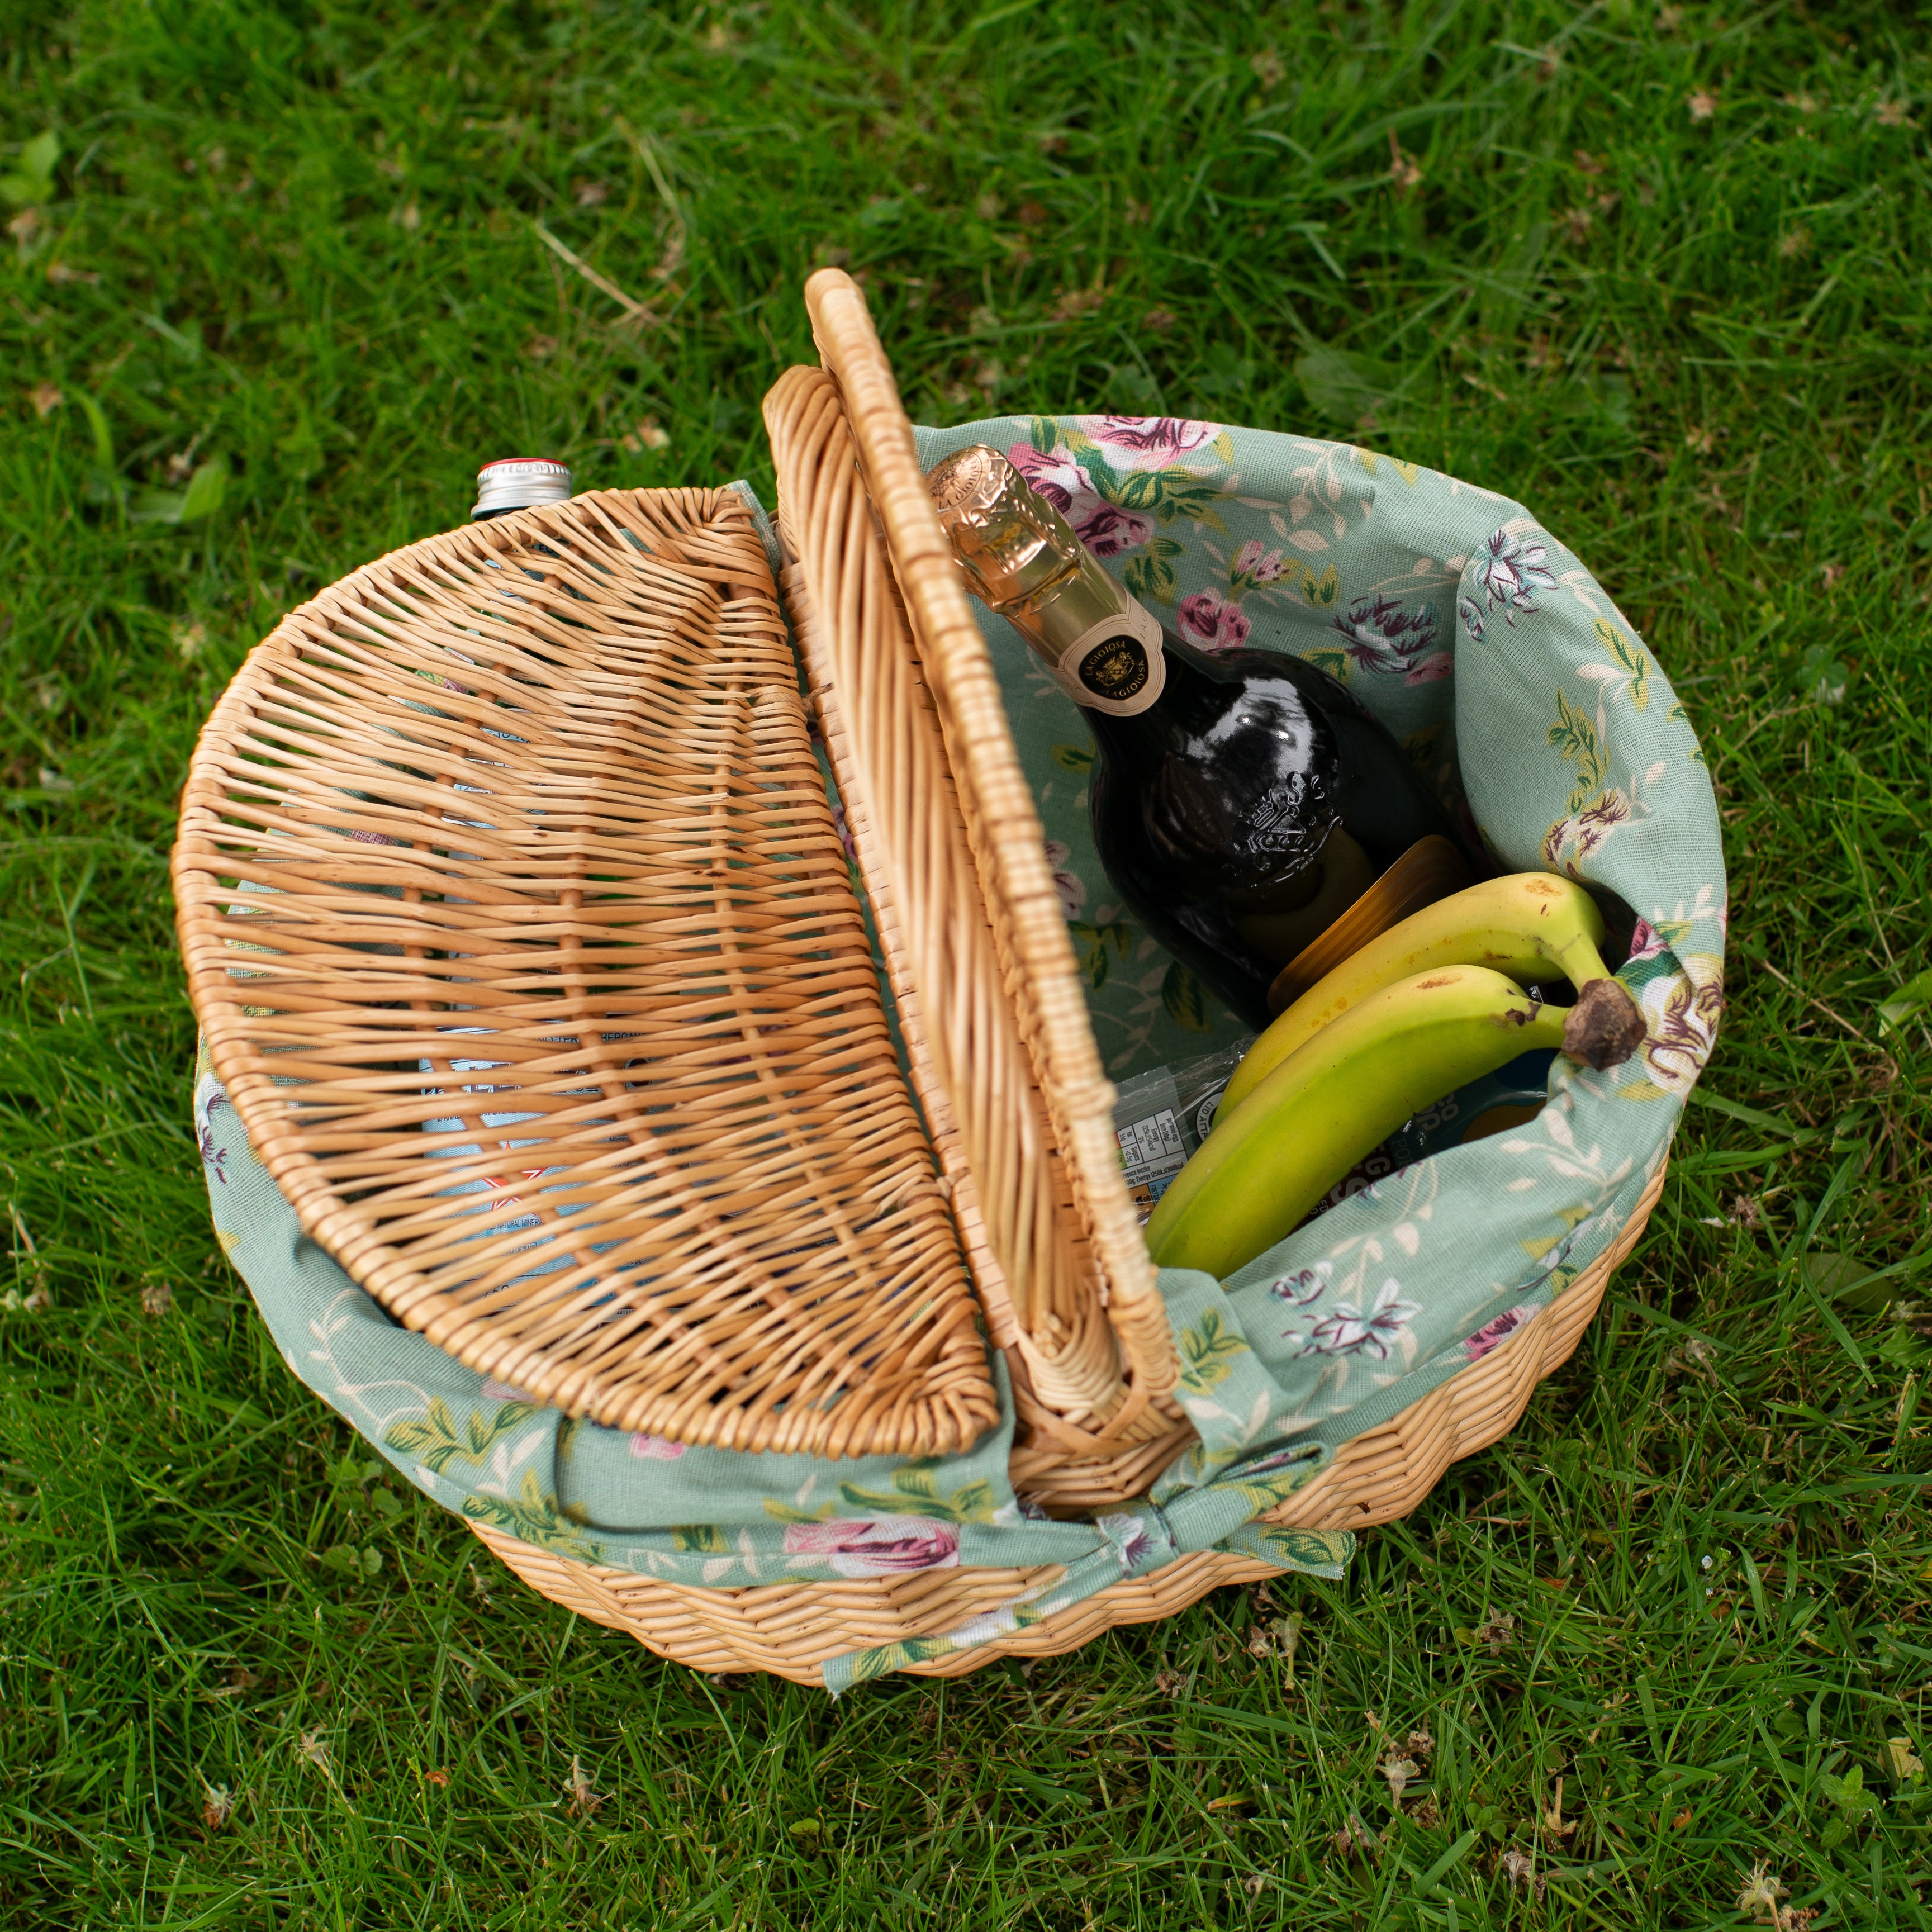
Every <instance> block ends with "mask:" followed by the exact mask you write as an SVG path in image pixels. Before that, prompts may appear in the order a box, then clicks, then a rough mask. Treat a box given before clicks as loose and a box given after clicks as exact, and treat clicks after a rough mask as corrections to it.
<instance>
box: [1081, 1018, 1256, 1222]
mask: <svg viewBox="0 0 1932 1932" xmlns="http://www.w3.org/2000/svg"><path fill="white" fill-rule="evenodd" d="M1253 1045H1254V1036H1253V1034H1250V1035H1249V1036H1248V1037H1247V1039H1245V1040H1238V1041H1237V1042H1236V1043H1235V1044H1234V1045H1233V1046H1229V1047H1224V1048H1223V1049H1221V1051H1220V1052H1218V1053H1204V1054H1202V1055H1201V1056H1200V1057H1199V1058H1198V1059H1195V1060H1184V1061H1182V1062H1181V1064H1180V1065H1178V1067H1156V1068H1155V1069H1154V1071H1153V1072H1152V1073H1142V1074H1137V1075H1136V1076H1135V1077H1134V1078H1133V1079H1131V1080H1124V1081H1123V1082H1121V1088H1120V1097H1119V1098H1118V1100H1116V1101H1115V1103H1114V1133H1115V1137H1116V1138H1117V1139H1118V1140H1119V1142H1120V1144H1121V1166H1122V1167H1123V1168H1124V1169H1126V1170H1127V1190H1128V1192H1129V1193H1131V1194H1132V1195H1133V1198H1134V1205H1135V1207H1136V1208H1137V1209H1138V1210H1139V1214H1140V1218H1141V1220H1142V1221H1143V1222H1145V1220H1147V1217H1148V1216H1149V1215H1150V1214H1152V1213H1153V1212H1154V1203H1155V1202H1157V1201H1158V1200H1159V1199H1160V1197H1161V1196H1163V1194H1164V1193H1166V1192H1167V1190H1168V1187H1169V1184H1170V1183H1171V1182H1172V1181H1173V1179H1174V1177H1175V1175H1177V1174H1178V1173H1179V1172H1181V1169H1183V1168H1184V1167H1185V1166H1187V1157H1188V1156H1189V1155H1190V1154H1192V1153H1193V1151H1194V1150H1195V1149H1196V1148H1198V1147H1199V1145H1201V1143H1202V1142H1203V1141H1204V1140H1205V1139H1207V1138H1208V1132H1209V1130H1210V1129H1211V1128H1212V1127H1213V1126H1214V1112H1215V1109H1217V1107H1219V1106H1220V1104H1221V1096H1222V1094H1223V1093H1224V1092H1225V1091H1226V1089H1227V1085H1228V1082H1229V1079H1231V1078H1232V1076H1233V1073H1234V1071H1235V1068H1236V1067H1238V1066H1239V1065H1240V1064H1241V1056H1242V1055H1244V1054H1245V1053H1246V1052H1247V1050H1248V1049H1249V1048H1250V1047H1251V1046H1253Z"/></svg>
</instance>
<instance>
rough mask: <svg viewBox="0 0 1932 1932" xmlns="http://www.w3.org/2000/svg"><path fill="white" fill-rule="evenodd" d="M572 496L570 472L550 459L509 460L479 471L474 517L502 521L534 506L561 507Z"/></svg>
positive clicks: (525, 458) (522, 458) (520, 457)
mask: <svg viewBox="0 0 1932 1932" xmlns="http://www.w3.org/2000/svg"><path fill="white" fill-rule="evenodd" d="M569 495H570V472H569V471H568V469H565V467H564V466H563V465H562V463H553V462H552V461H551V460H550V458H548V457H547V456H506V457H504V458H502V460H500V461H498V462H496V463H484V466H483V467H482V468H481V469H479V470H478V471H477V472H476V507H475V508H474V509H473V510H472V511H470V513H469V514H470V517H471V519H472V520H475V519H477V518H479V517H500V516H501V515H502V514H503V513H504V511H506V510H523V509H527V508H529V506H530V505H532V503H561V502H564V501H565V499H567V498H568V496H569Z"/></svg>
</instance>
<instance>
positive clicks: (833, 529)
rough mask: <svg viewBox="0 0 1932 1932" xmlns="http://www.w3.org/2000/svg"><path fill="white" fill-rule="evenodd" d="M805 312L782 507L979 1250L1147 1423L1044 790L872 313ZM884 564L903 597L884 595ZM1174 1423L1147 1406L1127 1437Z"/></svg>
mask: <svg viewBox="0 0 1932 1932" xmlns="http://www.w3.org/2000/svg"><path fill="white" fill-rule="evenodd" d="M805 300H806V304H807V306H808V309H809V311H810V313H811V320H812V325H813V329H814V335H815V338H816V339H817V343H818V345H819V347H820V352H821V353H822V355H823V359H824V363H825V367H826V371H828V372H829V377H830V378H831V382H830V383H827V382H826V379H825V378H824V377H812V376H811V374H810V373H809V372H805V371H792V372H791V373H790V374H789V375H788V376H787V377H785V378H784V380H782V381H781V383H780V384H779V385H778V387H777V388H776V389H774V390H773V392H772V395H771V396H770V397H769V398H767V400H766V422H767V425H768V427H769V429H770V431H771V434H772V447H773V452H774V455H775V456H776V458H777V459H778V471H779V478H780V497H781V516H782V517H783V519H784V523H785V526H786V529H787V541H790V543H791V544H793V546H794V547H795V548H796V550H797V552H798V553H799V557H800V559H801V561H802V566H803V576H804V578H805V584H806V586H807V588H808V593H809V595H810V598H811V601H812V603H813V605H814V608H815V610H816V612H817V617H816V619H814V621H815V622H816V623H817V625H818V626H819V628H820V629H821V630H822V631H824V632H826V633H828V634H829V637H830V641H831V643H832V648H833V649H834V651H835V652H838V651H840V650H841V649H843V650H844V651H846V652H847V657H846V663H845V671H844V682H843V686H842V688H841V689H840V690H839V691H838V692H837V693H836V709H838V711H839V712H841V714H842V715H843V717H844V720H845V722H846V724H847V726H848V727H851V728H850V736H851V737H852V738H853V740H854V741H855V742H857V741H859V740H861V739H865V738H866V737H868V736H871V737H873V738H874V739H876V740H877V746H878V749H877V758H876V760H875V765H874V769H875V772H876V775H875V776H874V777H870V778H868V779H867V780H866V781H865V782H866V784H867V790H868V796H866V797H865V800H864V805H865V811H866V812H867V814H868V816H869V817H870V818H871V820H872V822H873V823H874V826H875V828H882V829H883V832H884V834H885V835H883V837H882V838H881V841H880V842H881V844H882V845H883V848H884V849H883V853H882V854H881V855H880V862H881V864H882V865H883V868H884V869H885V871H886V874H887V875H888V886H889V893H890V895H891V898H892V901H893V903H894V906H895V912H896V916H897V919H898V925H899V926H900V929H901V931H902V932H903V933H904V935H905V937H906V941H907V964H908V967H909V970H910V972H911V973H912V974H913V975H914V976H916V998H917V1001H918V1002H919V1005H920V1006H921V1007H922V1010H923V1016H924V1019H925V1022H926V1027H927V1029H928V1031H929V1038H930V1041H931V1044H932V1049H933V1060H934V1064H935V1068H936V1070H937V1071H938V1076H939V1077H940V1079H941V1082H942V1083H943V1085H944V1088H945V1089H946V1094H947V1099H948V1100H950V1106H951V1111H952V1114H953V1118H955V1119H956V1121H957V1124H958V1127H959V1133H960V1135H961V1138H962V1142H963V1145H964V1148H965V1155H966V1159H967V1160H968V1163H969V1165H970V1167H971V1173H972V1178H973V1181H974V1190H973V1191H974V1193H976V1194H977V1199H978V1205H979V1208H980V1215H981V1217H982V1219H983V1224H984V1230H985V1235H986V1241H987V1244H988V1245H989V1247H990V1248H991V1250H992V1253H993V1255H994V1256H995V1258H996V1259H997V1260H998V1263H999V1265H1000V1267H1001V1270H1002V1271H1003V1274H1004V1280H1005V1283H1006V1286H1007V1290H1008V1292H1009V1293H1010V1297H1011V1301H1012V1304H1013V1310H1014V1311H1015V1316H1016V1321H1017V1325H1018V1328H1019V1334H1020V1347H1021V1352H1022V1355H1023V1357H1024V1358H1025V1365H1026V1367H1027V1369H1028V1372H1029V1373H1030V1375H1031V1377H1032V1379H1033V1382H1034V1390H1035V1392H1036V1394H1038V1395H1039V1396H1040V1397H1041V1398H1042V1399H1043V1400H1046V1401H1048V1402H1049V1403H1052V1406H1054V1407H1055V1408H1056V1409H1058V1410H1059V1411H1060V1412H1061V1413H1062V1414H1065V1415H1081V1416H1082V1417H1083V1418H1093V1419H1099V1418H1106V1417H1107V1416H1109V1415H1113V1414H1115V1412H1119V1411H1123V1410H1127V1411H1134V1412H1140V1411H1142V1409H1144V1407H1145V1405H1146V1404H1147V1403H1148V1400H1149V1398H1150V1397H1154V1396H1156V1395H1158V1394H1161V1393H1163V1392H1164V1391H1167V1390H1169V1389H1171V1388H1172V1387H1173V1385H1174V1382H1175V1377H1176V1374H1177V1370H1178V1364H1177V1363H1176V1361H1175V1355H1174V1351H1173V1346H1172V1341H1171V1340H1170V1338H1169V1333H1168V1328H1167V1323H1166V1315H1165V1313H1164V1311H1163V1307H1162V1304H1161V1301H1160V1295H1159V1294H1158V1292H1157V1289H1156V1287H1155V1283H1154V1268H1153V1265H1152V1263H1151V1261H1150V1260H1149V1259H1148V1253H1147V1249H1146V1244H1145V1241H1143V1240H1142V1237H1141V1233H1140V1229H1139V1225H1138V1223H1137V1222H1136V1217H1135V1215H1134V1212H1133V1206H1132V1204H1131V1202H1130V1200H1129V1198H1128V1195H1127V1187H1126V1183H1125V1181H1124V1178H1123V1177H1122V1175H1121V1166H1120V1159H1119V1154H1118V1146H1117V1144H1116V1142H1115V1136H1114V1132H1113V1124H1112V1104H1113V1099H1114V1091H1113V1088H1112V1086H1111V1085H1109V1082H1108V1081H1107V1079H1106V1076H1105V1074H1104V1073H1103V1070H1102V1067H1101V1064H1100V1052H1099V1049H1098V1047H1097V1045H1096V1043H1095V1041H1094V1034H1093V1029H1092V1025H1091V1022H1090V1020H1089V1019H1088V1013H1087V1007H1086V1001H1085V995H1084V994H1083V992H1082V986H1081V981H1080V977H1079V969H1078V967H1077V965H1076V961H1075V959H1074V956H1073V947H1072V945H1071V944H1070V941H1069V940H1068V938H1067V925H1066V919H1065V916H1064V913H1063V912H1062V911H1061V905H1060V901H1059V898H1058V894H1057V892H1055V889H1054V884H1053V879H1052V872H1051V870H1050V868H1049V865H1048V863H1047V859H1046V841H1045V837H1044V835H1043V832H1042V829H1041V826H1040V818H1039V814H1038V813H1037V810H1036V808H1035V806H1034V799H1033V793H1032V790H1031V787H1029V785H1028V783H1027V780H1026V776H1025V772H1024V771H1023V770H1022V767H1021V765H1020V762H1019V755H1018V753H1017V751H1016V749H1015V748H1014V745H1013V736H1012V733H1011V730H1010V727H1009V725H1008V724H1007V717H1006V712H1005V710H1004V705H1003V703H1002V701H1001V695H1000V691H999V687H998V681H997V679H996V678H995V675H994V672H993V667H992V661H991V659H990V658H989V655H988V653H987V650H986V644H985V642H984V640H983V638H982V637H981V635H980V630H979V627H978V625H977V624H976V623H975V622H974V617H973V613H972V610H971V607H970V606H969V604H968V601H967V598H966V595H965V591H964V590H963V589H962V586H961V585H960V583H959V574H958V571H957V568H956V565H954V562H953V556H952V551H951V548H950V545H949V544H947V540H946V538H945V535H944V532H942V530H941V528H940V525H939V519H938V514H937V513H936V512H935V510H934V508H933V506H932V499H931V498H930V496H929V495H928V493H927V491H926V482H925V478H924V476H923V475H922V472H921V471H920V469H919V462H918V459H917V457H916V454H915V452H914V449H913V437H912V428H911V425H910V422H908V420H907V417H906V414H905V412H904V408H903V407H902V406H901V403H900V401H899V396H898V386H897V384H896V383H895V381H894V380H893V377H892V369H891V366H890V365H889V362H887V360H886V356H885V353H884V350H883V348H882V347H881V346H880V342H879V339H878V337H877V334H876V332H874V329H873V327H872V323H871V317H870V316H869V314H868V313H867V311H866V308H865V298H864V296H863V295H862V293H861V292H860V290H859V287H858V285H857V284H856V283H855V282H854V281H853V280H852V278H850V276H849V275H844V274H843V273H841V272H838V271H836V270H825V271H822V272H820V273H819V274H817V275H814V276H813V277H812V278H811V280H810V281H808V283H807V284H805ZM828 414H829V415H832V416H835V418H836V419H837V420H836V422H833V423H828V422H826V417H827V416H828ZM808 422H815V423H817V424H818V425H819V428H818V429H817V431H816V432H814V434H815V437H816V440H815V442H814V441H813V440H812V437H811V436H808V434H807V433H806V428H805V425H807V423H808ZM841 437H842V438H844V439H846V440H847V443H841V441H840V439H841ZM808 442H811V443H812V448H813V450H814V460H813V461H810V462H808V461H807V460H805V451H804V446H805V444H806V443H808ZM847 446H849V454H846V455H844V458H843V460H842V463H841V462H840V461H839V460H838V457H837V455H836V454H835V449H838V448H844V447H847ZM855 461H856V468H857V471H858V475H857V476H856V478H855V477H854V476H853V463H854V462H855ZM841 469H842V472H843V474H842V476H841V475H840V474H838V472H839V471H840V470H841ZM860 482H862V485H863V488H862V491H861V490H858V489H856V488H855V487H853V485H855V484H858V483H860ZM882 538H883V541H881V539H882ZM874 553H876V555H877V563H876V564H875V565H872V566H871V567H872V568H877V569H880V570H882V571H883V572H884V574H885V577H886V582H885V583H884V585H883V592H884V594H883V595H881V596H879V597H877V598H873V599H871V600H870V601H868V598H867V596H866V595H865V589H864V579H865V571H866V568H867V565H866V562H865V559H867V558H868V556H872V555H874ZM881 626H883V627H884V628H887V629H890V628H894V627H895V626H896V628H898V630H899V631H900V632H901V639H902V641H901V643H899V645H898V649H900V650H901V651H903V652H905V653H906V654H907V657H908V658H910V660H911V664H912V667H913V670H914V672H915V673H916V676H915V682H916V683H917V685H919V698H918V700H917V701H916V704H913V705H912V708H913V709H919V710H920V711H921V712H922V713H924V714H926V715H929V717H930V718H931V720H932V722H933V723H934V724H936V726H937V730H938V741H939V742H938V751H939V753H940V756H941V761H942V762H941V769H939V770H938V772H936V773H929V774H927V775H926V776H924V777H923V778H921V779H920V780H919V781H918V782H917V783H909V782H908V781H910V780H911V778H912V777H913V773H912V770H911V768H910V765H909V764H908V763H907V760H908V759H909V758H911V759H913V762H914V763H916V758H914V757H913V753H914V751H916V746H915V745H912V744H911V743H910V742H909V739H910V738H916V736H917V733H916V732H913V731H912V730H911V729H910V727H911V726H912V724H913V719H912V718H911V715H910V709H908V708H907V706H908V704H909V703H910V700H908V699H907V697H905V696H904V694H903V693H902V694H901V700H900V701H899V706H898V710H897V712H896V714H895V713H894V712H892V710H891V709H889V708H888V709H886V710H885V711H884V712H883V715H881V711H880V705H881V700H884V698H885V696H886V694H885V692H884V691H883V688H881V689H880V690H876V691H875V690H874V689H871V688H868V686H869V685H871V682H873V681H874V679H877V678H881V677H887V676H889V667H888V666H887V665H886V664H885V663H884V662H883V661H882V660H881V659H880V658H877V657H874V658H873V659H871V660H870V661H869V666H868V668H867V669H866V670H863V671H862V670H860V668H859V667H860V666H861V664H862V663H865V662H866V661H865V660H864V659H862V658H861V657H859V656H857V655H851V653H852V652H857V651H859V649H861V648H862V640H860V639H859V637H857V635H856V632H857V631H859V629H861V628H863V629H865V630H867V631H872V632H874V633H876V632H877V631H879V629H880V627H881ZM879 641H880V640H879V639H878V638H877V637H876V636H875V637H874V643H875V644H877V643H878V642H879ZM861 762H862V763H863V760H862V761H861ZM886 821H894V822H895V823H886ZM949 827H950V828H951V829H950V832H949V831H948V828H949ZM949 836H950V837H951V838H953V839H954V840H959V839H961V838H963V841H964V845H965V850H966V852H967V853H968V855H969V859H970V862H969V863H968V865H967V867H966V868H965V875H964V877H957V876H956V875H955V874H954V872H953V869H952V868H950V866H948V865H944V864H941V863H935V857H936V856H937V855H938V853H941V851H942V850H943V849H944V847H945V844H946V842H947V838H948V837H949ZM1042 1112H1044V1115H1045V1120H1044V1122H1043V1121H1042V1120H1041V1114H1042ZM1043 1126H1044V1127H1045V1128H1046V1132H1047V1136H1048V1145H1046V1146H1045V1147H1044V1148H1042V1147H1041V1146H1040V1139H1041V1129H1042V1127H1043ZM1116 1345H1118V1352H1117V1351H1116ZM1123 1420H1124V1416H1123ZM1166 1426H1168V1425H1167V1424H1165V1423H1163V1422H1162V1421H1160V1418H1158V1417H1157V1415H1155V1414H1154V1412H1152V1411H1151V1410H1148V1411H1147V1412H1146V1413H1145V1418H1144V1420H1141V1421H1137V1422H1136V1424H1133V1425H1130V1432H1129V1433H1139V1430H1141V1429H1142V1428H1145V1430H1148V1431H1149V1432H1150V1433H1151V1432H1153V1431H1154V1430H1157V1429H1158V1428H1160V1427H1166Z"/></svg>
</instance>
